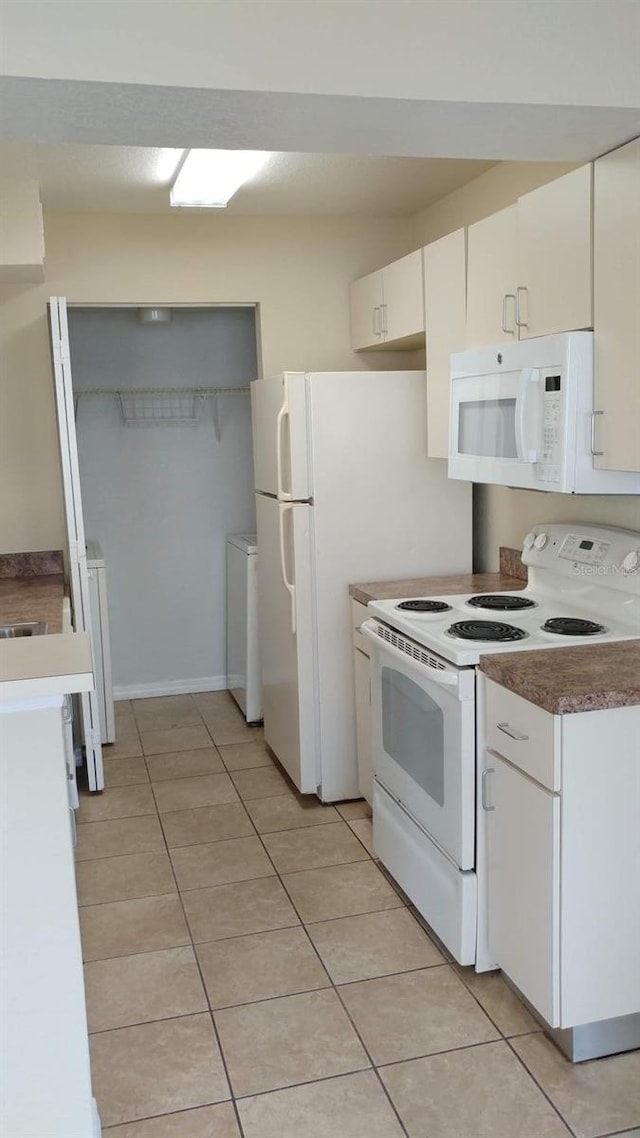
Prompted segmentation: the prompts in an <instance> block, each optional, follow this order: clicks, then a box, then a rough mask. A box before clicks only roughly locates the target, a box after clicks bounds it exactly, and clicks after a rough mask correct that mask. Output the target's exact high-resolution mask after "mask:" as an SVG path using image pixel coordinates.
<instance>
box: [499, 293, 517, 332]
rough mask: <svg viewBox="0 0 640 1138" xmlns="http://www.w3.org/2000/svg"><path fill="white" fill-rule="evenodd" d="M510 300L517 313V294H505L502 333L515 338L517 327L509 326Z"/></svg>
mask: <svg viewBox="0 0 640 1138" xmlns="http://www.w3.org/2000/svg"><path fill="white" fill-rule="evenodd" d="M508 300H512V301H513V310H514V313H515V309H516V294H515V292H505V294H504V296H503V298H502V331H503V332H506V334H507V336H514V335H515V331H516V330H515V327H513V328H510V327H509V325H508V324H507V301H508Z"/></svg>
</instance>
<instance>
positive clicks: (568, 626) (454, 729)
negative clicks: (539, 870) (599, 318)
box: [361, 524, 640, 971]
mask: <svg viewBox="0 0 640 1138" xmlns="http://www.w3.org/2000/svg"><path fill="white" fill-rule="evenodd" d="M522 557H523V561H524V562H525V564H527V565H528V567H529V579H528V583H527V585H526V586H525V587H524V588H523V589H522V590H517V591H515V592H503V593H494V594H490V595H485V596H483V595H478V596H474V595H471V594H465V595H453V596H439V597H433V598H428V597H427V598H420V599H418V598H416V599H415V600H411V601H404V600H386V601H373V602H371V604H370V605H369V611H370V613H371V617H370V619H368V620H366V621H365V622H364V623H363V625H362V629H361V631H362V634H363V636H365V638H366V639H367V641H368V643H369V646H370V648H371V707H372V749H373V769H374V803H373V829H374V848H375V851H376V853H377V855H378V856H379V857H380V858H381V860H382V862H383V864H385V865H386V866H387V867H388V869H389V871H390V872H391V873H392V874H393V876H394V877H395V879H396V880H397V881H398V883H399V885H400V886H401V887H402V889H404V891H405V893H407V895H408V896H409V897H410V898H411V899H412V901H413V902H414V904H415V905H416V906H417V908H418V909H419V910H420V912H421V913H422V914H423V916H424V917H425V919H426V920H427V921H428V922H429V924H430V925H431V926H432V928H433V929H434V930H435V932H436V933H437V935H438V936H439V937H440V938H441V940H442V941H444V943H445V944H446V945H447V947H448V948H449V949H450V951H451V952H452V953H453V955H454V956H455V958H456V960H458V961H459V962H460V963H461V964H475V966H476V970H477V971H485V970H487V969H488V968H492V967H495V965H494V963H493V961H492V959H491V955H490V952H489V948H488V945H487V941H486V860H485V841H484V839H485V833H484V821H485V813H484V811H483V810H482V809H480V808H479V807H480V804H481V802H482V790H483V780H484V772H485V769H486V765H485V759H484V755H485V747H484V738H483V727H482V724H483V722H484V709H483V707H482V706H481V701H480V700H479V698H478V693H479V692H480V690H481V688H480V686H478V688H477V689H476V683H475V665H477V663H478V661H479V660H480V657H481V656H483V655H486V654H487V653H495V652H507V651H508V652H517V651H530V650H531V649H534V648H535V649H537V648H553V647H558V648H559V647H566V646H575V645H577V644H584V643H586V642H589V643H599V644H602V643H608V642H611V641H620V640H627V639H634V638H636V637H640V534H638V533H633V532H631V531H627V530H613V529H607V528H605V527H600V526H589V525H585V526H582V525H576V526H572V525H568V524H549V525H539V526H536V527H535V528H534V530H532V531H531V533H530V534H528V535H527V537H526V538H525V543H524V550H523V554H522ZM476 724H477V725H478V727H477V731H476V726H475V725H476ZM505 726H507V725H505ZM476 735H477V738H476Z"/></svg>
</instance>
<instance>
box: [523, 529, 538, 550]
mask: <svg viewBox="0 0 640 1138" xmlns="http://www.w3.org/2000/svg"><path fill="white" fill-rule="evenodd" d="M535 540H536V535H535V533H534V532H533V530H531V532H530V533H528V534H527V536H526V537H525V539H524V541H523V543H522V544H523V545H524V547H525V549H531V547H532V545H533V543H534V541H535Z"/></svg>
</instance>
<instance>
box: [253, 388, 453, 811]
mask: <svg viewBox="0 0 640 1138" xmlns="http://www.w3.org/2000/svg"><path fill="white" fill-rule="evenodd" d="M251 409H252V422H253V446H254V467H255V486H256V512H257V529H258V548H259V550H260V564H259V569H258V598H259V624H260V646H261V647H260V654H261V664H262V683H263V707H264V734H265V741H266V743H267V744H268V745H269V747H271V749H272V750H273V752H274V754H275V755H276V756H277V758H278V759H279V761H280V763H281V764H282V766H283V767H284V769H285V770H286V771H287V773H288V774H289V775H290V777H291V779H292V780H293V782H294V783H295V785H296V786H297V787H298V789H299V790H300V791H301V792H302V793H303V794H317V795H318V796H319V797H320V798H321V799H322V801H323V802H335V801H339V800H341V799H345V798H357V797H359V790H358V778H357V764H356V734H355V710H354V688H353V674H352V644H351V624H350V602H349V584H350V583H353V582H358V581H375V580H392V579H397V578H402V577H413V576H428V575H433V576H436V575H439V574H449V573H466V572H468V571H469V570H470V568H471V542H472V515H471V485H470V484H469V483H466V482H458V481H456V480H451V481H450V480H449V479H448V478H447V464H446V461H445V460H443V459H442V460H441V459H429V458H427V440H426V394H425V373H424V372H423V371H410V372H409V371H407V372H382V371H375V372H371V371H369V372H366V371H359V372H315V373H313V372H311V373H305V372H285V373H284V374H282V375H278V376H275V377H273V378H271V379H260V380H256V381H255V382H254V383H252V384H251Z"/></svg>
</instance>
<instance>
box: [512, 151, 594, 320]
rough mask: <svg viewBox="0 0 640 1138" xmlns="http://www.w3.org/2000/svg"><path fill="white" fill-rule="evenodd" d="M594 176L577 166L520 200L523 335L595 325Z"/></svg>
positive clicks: (519, 305)
mask: <svg viewBox="0 0 640 1138" xmlns="http://www.w3.org/2000/svg"><path fill="white" fill-rule="evenodd" d="M592 181H593V167H592V166H591V165H588V166H581V167H580V168H579V169H578V170H572V171H571V173H570V174H565V175H564V177H562V178H556V179H555V181H553V182H549V183H548V185H546V186H541V187H540V189H538V190H533V191H532V192H531V193H529V194H525V195H524V196H523V197H521V198H519V199H518V208H517V219H518V233H517V252H518V279H517V309H516V311H517V318H518V320H519V329H520V339H521V340H522V339H528V338H529V337H531V336H547V335H551V334H553V333H554V332H570V331H574V330H575V329H578V328H592V327H593V308H592V288H591V260H592V257H591V219H592Z"/></svg>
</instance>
